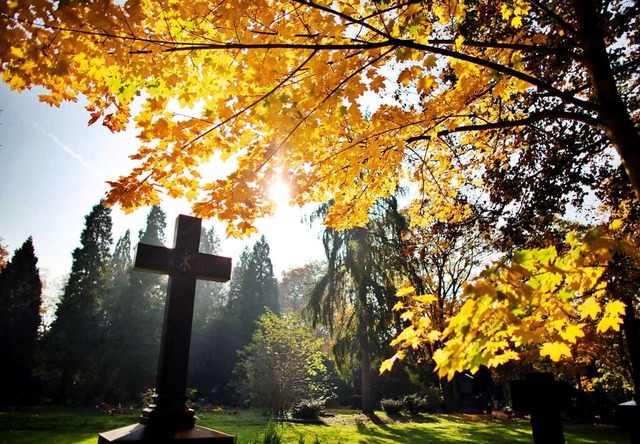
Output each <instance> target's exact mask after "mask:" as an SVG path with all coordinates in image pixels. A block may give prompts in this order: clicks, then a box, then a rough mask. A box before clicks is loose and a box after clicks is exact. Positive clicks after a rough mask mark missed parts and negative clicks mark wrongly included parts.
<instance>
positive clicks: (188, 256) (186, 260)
mask: <svg viewBox="0 0 640 444" xmlns="http://www.w3.org/2000/svg"><path fill="white" fill-rule="evenodd" d="M195 257H196V254H195V253H193V252H191V251H185V252H183V253H182V260H181V262H180V266H179V267H178V268H180V271H182V272H183V273H186V272H187V271H190V270H191V261H192V260H193V259H194V258H195Z"/></svg>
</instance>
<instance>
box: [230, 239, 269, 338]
mask: <svg viewBox="0 0 640 444" xmlns="http://www.w3.org/2000/svg"><path fill="white" fill-rule="evenodd" d="M269 253H270V250H269V244H268V243H267V240H266V239H265V237H264V236H262V237H261V238H260V239H259V240H258V242H256V243H255V245H254V246H253V250H252V251H251V253H250V254H246V255H244V254H243V257H241V259H240V262H241V263H242V262H244V261H246V263H244V264H241V268H240V269H239V270H237V271H238V273H237V275H234V276H233V279H232V286H231V292H230V294H229V307H228V308H229V310H230V311H231V314H232V316H234V317H235V318H237V320H238V325H239V326H240V327H241V335H242V337H243V339H244V340H246V343H247V344H248V343H249V342H250V341H251V336H252V335H253V332H254V331H255V329H256V321H257V320H258V318H259V317H260V316H261V315H262V314H263V313H264V312H265V308H269V309H270V310H271V311H273V312H274V313H276V314H277V313H280V304H279V302H278V282H277V280H276V278H275V276H274V274H273V264H272V263H271V258H270V256H269Z"/></svg>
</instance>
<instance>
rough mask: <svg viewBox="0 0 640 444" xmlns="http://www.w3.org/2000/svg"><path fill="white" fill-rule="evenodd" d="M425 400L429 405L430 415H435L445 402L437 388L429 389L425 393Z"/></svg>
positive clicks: (427, 409) (427, 408)
mask: <svg viewBox="0 0 640 444" xmlns="http://www.w3.org/2000/svg"><path fill="white" fill-rule="evenodd" d="M424 399H425V401H426V403H427V406H426V412H428V413H435V412H436V411H437V409H438V406H439V405H440V404H442V402H443V401H444V398H443V397H442V393H441V392H440V389H439V388H438V387H435V386H432V387H429V388H428V389H427V390H426V391H425V393H424Z"/></svg>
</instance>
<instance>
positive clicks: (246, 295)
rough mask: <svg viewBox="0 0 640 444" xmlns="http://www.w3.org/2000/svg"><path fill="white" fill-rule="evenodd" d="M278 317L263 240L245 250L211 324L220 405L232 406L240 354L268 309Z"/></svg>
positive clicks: (212, 381)
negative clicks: (232, 390)
mask: <svg viewBox="0 0 640 444" xmlns="http://www.w3.org/2000/svg"><path fill="white" fill-rule="evenodd" d="M267 308H268V309H270V310H271V311H273V312H275V313H278V312H279V304H278V286H277V281H276V278H275V276H274V275H273V265H272V263H271V258H270V257H269V245H268V243H267V241H266V239H265V238H264V236H263V237H262V238H261V239H260V240H258V242H257V243H256V244H255V245H254V247H253V249H251V250H250V249H248V248H245V249H244V250H243V252H242V253H241V255H240V260H239V261H238V264H237V265H236V266H235V267H234V269H233V273H232V277H231V283H230V288H229V295H228V300H227V303H226V305H225V306H224V308H223V310H221V312H220V314H219V315H218V316H216V317H215V319H214V320H213V321H212V322H211V323H210V325H209V327H208V331H207V334H206V337H207V338H208V340H209V344H210V345H209V346H210V352H209V355H210V356H212V357H215V361H214V363H213V365H212V366H211V367H210V368H209V374H210V376H211V379H210V384H211V389H210V390H209V391H208V392H207V393H209V394H211V396H212V398H214V399H215V400H216V401H217V402H223V403H224V402H226V403H228V402H232V401H235V400H234V399H232V398H230V397H229V393H230V390H229V387H228V384H229V382H230V381H231V379H232V377H233V369H234V367H235V366H236V363H237V362H238V351H239V350H240V349H242V348H243V347H244V346H246V345H247V344H248V343H249V342H250V341H251V337H252V335H253V333H254V331H255V330H256V328H257V323H256V322H257V321H258V319H259V318H260V316H261V315H262V314H263V313H264V312H265V310H266V309H267Z"/></svg>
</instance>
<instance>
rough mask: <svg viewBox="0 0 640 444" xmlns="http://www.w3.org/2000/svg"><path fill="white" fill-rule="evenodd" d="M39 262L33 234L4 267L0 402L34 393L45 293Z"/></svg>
mask: <svg viewBox="0 0 640 444" xmlns="http://www.w3.org/2000/svg"><path fill="white" fill-rule="evenodd" d="M37 262H38V259H37V258H36V256H35V253H34V249H33V240H32V238H31V237H30V238H28V239H27V240H26V241H25V242H24V244H22V246H21V247H20V248H19V249H18V250H16V252H15V253H14V255H13V258H12V259H11V260H10V261H9V262H8V263H7V265H6V267H5V268H4V269H0V270H1V272H0V356H2V364H1V365H0V404H20V403H24V402H27V401H29V400H30V397H31V395H32V393H31V387H32V374H33V368H34V358H35V351H36V345H37V340H38V327H39V326H40V301H41V293H42V283H41V281H40V274H39V272H38V268H37Z"/></svg>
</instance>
